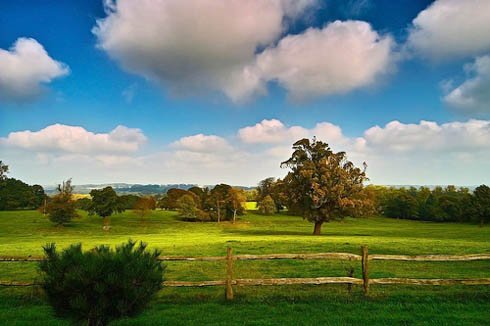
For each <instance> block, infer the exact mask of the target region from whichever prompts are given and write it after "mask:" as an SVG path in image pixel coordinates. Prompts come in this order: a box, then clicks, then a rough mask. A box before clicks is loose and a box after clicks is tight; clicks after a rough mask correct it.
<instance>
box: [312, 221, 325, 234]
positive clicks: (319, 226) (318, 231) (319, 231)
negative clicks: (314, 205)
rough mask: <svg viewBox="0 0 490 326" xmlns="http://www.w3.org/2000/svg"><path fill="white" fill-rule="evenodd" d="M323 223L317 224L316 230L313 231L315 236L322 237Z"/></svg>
mask: <svg viewBox="0 0 490 326" xmlns="http://www.w3.org/2000/svg"><path fill="white" fill-rule="evenodd" d="M322 224H323V222H315V229H314V230H313V235H320V234H321V232H322Z"/></svg>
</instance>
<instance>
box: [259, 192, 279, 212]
mask: <svg viewBox="0 0 490 326" xmlns="http://www.w3.org/2000/svg"><path fill="white" fill-rule="evenodd" d="M258 207H259V213H260V214H262V215H274V213H275V212H276V203H274V200H273V199H272V197H271V196H270V195H267V196H265V198H264V199H262V201H260V202H259V203H258Z"/></svg>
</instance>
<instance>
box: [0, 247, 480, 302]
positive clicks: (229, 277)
mask: <svg viewBox="0 0 490 326" xmlns="http://www.w3.org/2000/svg"><path fill="white" fill-rule="evenodd" d="M277 259H300V260H313V259H315V260H348V261H360V262H361V270H362V278H355V277H352V276H348V277H309V278H268V279H243V278H241V279H240V278H239V279H236V278H234V277H233V263H234V261H239V260H277ZM40 260H42V258H40V257H0V262H34V261H40ZM159 260H161V261H226V278H225V279H224V280H214V281H199V282H189V281H165V282H163V286H164V287H207V286H224V287H225V297H226V299H228V300H232V299H233V287H234V286H262V285H292V284H315V285H319V284H348V285H349V286H352V285H361V286H362V287H363V290H364V293H365V294H366V295H367V294H368V293H369V286H370V285H378V284H403V285H490V278H464V279H427V278H425V279H419V278H375V279H370V278H369V261H371V260H392V261H394V260H397V261H428V262H451V261H474V260H490V254H475V255H459V256H458V255H418V256H407V255H380V254H372V255H369V254H368V248H367V247H366V246H363V247H361V254H360V255H356V254H352V253H313V254H269V255H233V251H232V248H231V247H228V248H227V252H226V256H215V257H180V256H160V257H159ZM351 275H352V271H351ZM37 285H39V284H38V283H35V282H16V281H1V280H0V286H37Z"/></svg>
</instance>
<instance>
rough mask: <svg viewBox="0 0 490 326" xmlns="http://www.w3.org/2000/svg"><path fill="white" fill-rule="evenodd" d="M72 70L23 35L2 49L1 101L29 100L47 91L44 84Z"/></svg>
mask: <svg viewBox="0 0 490 326" xmlns="http://www.w3.org/2000/svg"><path fill="white" fill-rule="evenodd" d="M68 74H69V68H68V66H67V65H65V64H64V63H62V62H59V61H56V60H54V59H53V58H51V57H50V56H49V54H48V53H47V52H46V50H45V49H44V47H43V46H42V45H41V44H39V43H38V42H37V41H36V40H35V39H32V38H19V39H17V41H16V42H15V43H14V45H12V47H11V48H10V49H8V50H4V49H0V101H1V100H5V101H25V100H29V99H32V98H34V97H36V96H38V95H39V94H41V93H42V91H43V85H46V84H49V83H50V82H51V81H53V80H54V79H56V78H59V77H62V76H65V75H68Z"/></svg>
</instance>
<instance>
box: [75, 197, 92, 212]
mask: <svg viewBox="0 0 490 326" xmlns="http://www.w3.org/2000/svg"><path fill="white" fill-rule="evenodd" d="M75 207H76V208H77V209H81V210H84V211H87V212H88V211H90V207H92V200H91V199H90V198H79V199H77V200H76V201H75Z"/></svg>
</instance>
